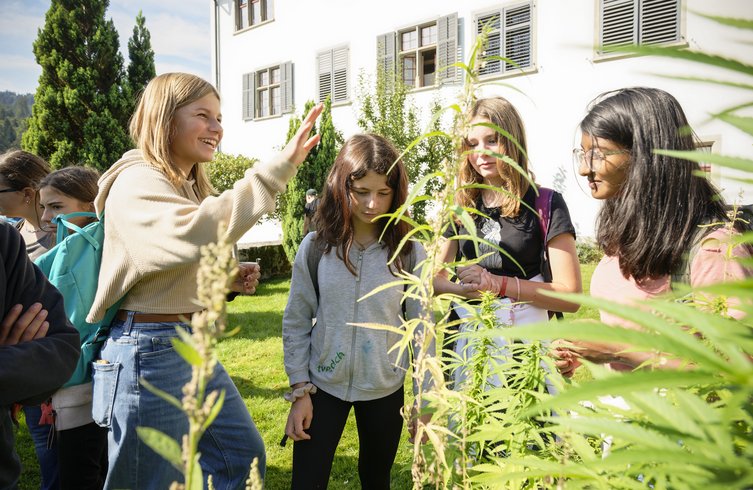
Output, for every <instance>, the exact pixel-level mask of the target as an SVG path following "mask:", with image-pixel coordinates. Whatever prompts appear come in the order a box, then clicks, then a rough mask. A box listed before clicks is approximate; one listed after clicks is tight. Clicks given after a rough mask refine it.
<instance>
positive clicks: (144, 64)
mask: <svg viewBox="0 0 753 490" xmlns="http://www.w3.org/2000/svg"><path fill="white" fill-rule="evenodd" d="M151 39H152V35H151V33H150V32H149V29H147V28H146V18H145V17H144V14H143V13H142V12H141V10H139V15H137V16H136V25H135V26H133V35H132V36H131V38H130V39H129V40H128V77H127V85H128V90H129V92H130V93H129V96H130V98H131V106H130V107H131V109H132V108H134V107H136V102H135V101H136V100H137V99H138V96H139V94H140V93H141V91H142V90H144V87H146V84H147V83H149V80H151V79H152V78H154V77H155V76H156V75H157V71H156V70H155V68H154V50H153V49H152V40H151ZM128 112H129V113H130V112H132V111H131V110H129V111H128Z"/></svg>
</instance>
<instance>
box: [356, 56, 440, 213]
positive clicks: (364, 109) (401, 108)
mask: <svg viewBox="0 0 753 490" xmlns="http://www.w3.org/2000/svg"><path fill="white" fill-rule="evenodd" d="M409 90H410V89H409V87H408V86H406V85H405V84H404V83H402V81H401V80H399V79H398V78H397V77H395V76H394V75H392V74H387V73H384V72H383V71H381V70H379V71H378V72H377V76H376V79H375V81H374V82H373V84H372V83H370V81H369V80H368V79H367V78H366V77H364V76H363V75H361V77H360V81H359V101H360V107H359V114H358V126H359V127H360V128H361V129H362V130H363V131H366V132H370V133H376V134H379V135H381V136H384V137H385V138H387V139H388V140H390V141H391V142H392V143H393V144H394V145H395V147H396V148H397V149H398V150H399V151H400V152H401V153H402V152H404V151H405V150H407V149H408V148H409V147H410V146H411V145H412V144H413V143H414V142H415V141H417V144H416V146H415V148H413V149H411V150H410V151H409V152H407V153H406V154H405V155H404V156H403V163H404V164H405V167H406V170H407V172H408V180H409V182H410V184H411V185H416V184H417V183H419V182H420V181H421V179H423V178H424V177H425V176H426V175H428V174H430V173H433V172H436V171H437V170H438V169H439V168H440V163H441V162H442V160H443V159H445V158H449V156H450V155H451V153H452V145H451V143H450V139H449V138H446V137H443V136H437V137H435V138H421V135H422V131H421V111H420V110H419V109H418V107H416V105H415V103H414V102H413V101H412V100H411V99H410V98H409ZM441 108H442V106H441V102H440V101H439V100H438V99H435V100H433V101H432V103H431V105H430V106H429V108H428V112H429V114H430V115H431V117H432V119H431V123H430V124H429V125H428V128H427V129H428V131H429V132H435V131H439V130H440V129H441V120H440V119H439V118H438V117H436V116H437V114H439V111H440V110H441ZM440 185H441V183H440V181H439V180H438V179H435V178H434V179H429V180H428V181H427V182H426V184H425V189H424V193H425V194H427V195H433V194H435V193H436V192H437V191H438V190H439V187H440ZM427 203H428V201H427V200H423V201H418V202H415V203H414V204H413V206H412V209H411V211H412V215H413V218H414V219H416V220H417V221H419V222H421V221H423V220H424V219H425V217H426V205H427Z"/></svg>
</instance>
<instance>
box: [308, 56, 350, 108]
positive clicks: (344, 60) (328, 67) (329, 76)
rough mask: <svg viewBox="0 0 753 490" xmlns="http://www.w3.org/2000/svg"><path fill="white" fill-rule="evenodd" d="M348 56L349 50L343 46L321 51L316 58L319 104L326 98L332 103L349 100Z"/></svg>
mask: <svg viewBox="0 0 753 490" xmlns="http://www.w3.org/2000/svg"><path fill="white" fill-rule="evenodd" d="M349 54H350V49H349V48H348V47H347V46H345V47H341V48H336V49H330V50H327V51H323V52H321V53H319V54H318V55H317V56H316V72H317V76H318V80H317V81H318V83H319V87H318V98H319V102H324V100H325V99H326V98H327V96H329V97H330V98H331V100H332V102H333V103H336V102H347V101H348V100H349V98H350V97H349V94H348V72H349V71H350V70H349V67H348V62H349Z"/></svg>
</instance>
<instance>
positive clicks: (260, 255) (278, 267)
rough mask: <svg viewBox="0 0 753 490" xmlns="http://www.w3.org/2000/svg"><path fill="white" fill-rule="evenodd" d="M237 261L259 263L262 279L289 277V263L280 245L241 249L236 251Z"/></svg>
mask: <svg viewBox="0 0 753 490" xmlns="http://www.w3.org/2000/svg"><path fill="white" fill-rule="evenodd" d="M238 259H239V260H240V261H241V262H259V265H260V266H261V277H262V279H268V278H270V277H275V276H289V275H290V271H291V267H290V262H289V261H288V256H287V255H285V250H284V249H283V248H282V245H267V246H264V247H249V248H241V249H239V250H238ZM257 259H259V260H257Z"/></svg>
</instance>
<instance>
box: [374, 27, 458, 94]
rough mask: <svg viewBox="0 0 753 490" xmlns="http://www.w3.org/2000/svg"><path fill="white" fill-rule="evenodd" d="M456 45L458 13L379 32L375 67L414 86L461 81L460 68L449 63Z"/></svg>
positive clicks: (454, 60)
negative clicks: (404, 27)
mask: <svg viewBox="0 0 753 490" xmlns="http://www.w3.org/2000/svg"><path fill="white" fill-rule="evenodd" d="M458 49H459V48H458V16H457V14H451V15H447V16H444V17H439V18H438V19H437V20H436V21H435V22H427V23H425V24H420V25H417V26H413V27H409V28H407V29H401V30H399V31H398V32H389V33H387V34H382V35H381V36H379V37H378V38H377V64H378V69H379V70H381V71H383V72H384V73H394V74H396V75H397V76H398V77H399V79H400V80H402V81H403V83H405V84H406V85H408V86H410V87H415V88H419V87H431V86H434V85H438V84H440V83H449V82H456V81H460V71H459V70H457V69H456V68H455V67H453V66H452V65H453V64H454V63H455V62H457V60H458V58H459V53H458Z"/></svg>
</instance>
